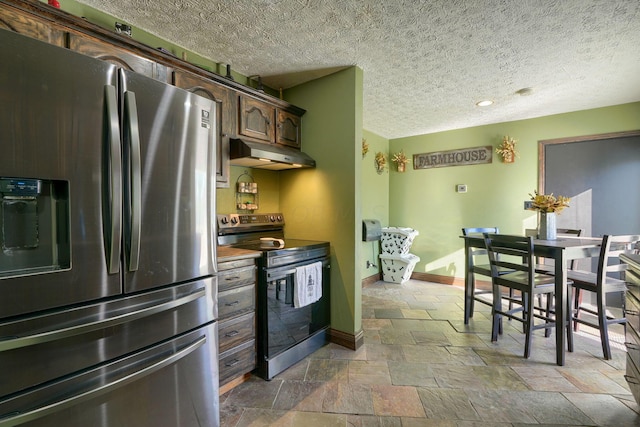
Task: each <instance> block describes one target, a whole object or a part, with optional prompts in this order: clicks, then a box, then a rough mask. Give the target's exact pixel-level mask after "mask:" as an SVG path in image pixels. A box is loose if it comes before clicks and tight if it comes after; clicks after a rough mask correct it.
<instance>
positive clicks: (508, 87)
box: [80, 0, 640, 139]
mask: <svg viewBox="0 0 640 427" xmlns="http://www.w3.org/2000/svg"><path fill="white" fill-rule="evenodd" d="M80 2H81V3H85V4H88V5H91V6H92V7H94V8H96V9H98V10H102V11H104V12H107V13H109V14H110V15H113V16H115V17H117V18H118V19H119V20H122V21H123V22H126V23H129V24H132V25H134V26H136V27H139V28H141V29H143V30H145V31H148V32H150V33H152V34H155V35H157V36H159V37H161V38H164V39H167V40H170V41H172V42H173V43H175V44H177V45H179V46H182V47H184V48H185V49H187V50H191V51H194V52H196V53H198V54H200V55H203V56H205V57H207V58H210V59H211V60H213V61H215V62H220V63H225V64H231V67H232V69H233V70H234V71H237V72H239V73H241V74H244V75H260V76H262V77H263V81H264V82H265V84H267V85H269V86H271V87H273V88H276V89H277V88H280V87H282V88H285V89H286V88H288V87H291V86H295V85H296V84H299V83H302V82H304V81H307V80H311V79H313V78H317V77H319V76H322V75H325V74H328V73H330V72H334V71H336V70H337V69H341V68H342V67H348V66H352V65H356V66H358V67H360V68H362V69H363V70H364V112H363V120H364V128H365V129H367V130H369V131H371V132H374V133H376V134H378V135H380V136H383V137H386V138H390V139H391V138H399V137H403V136H410V135H417V134H424V133H432V132H439V131H444V130H450V129H458V128H465V127H470V126H477V125H483V124H489V123H498V122H504V121H511V120H518V119H527V118H532V117H540V116H546V115H550V114H557V113H563V112H569V111H577V110H584V109H590V108H597V107H603V106H609V105H615V104H623V103H628V102H634V101H640V1H638V0H517V1H514V0H432V1H419V0H377V1H369V0H365V1H357V0H234V1H219V0H153V1H151V0H110V1H108V2H105V1H103V0H80ZM528 87H530V88H532V89H533V92H532V93H531V94H530V95H528V96H520V95H518V94H517V93H516V91H518V90H519V89H522V88H528ZM482 99H491V100H493V101H494V105H492V106H490V107H485V108H480V107H477V106H475V103H476V102H477V101H480V100H482Z"/></svg>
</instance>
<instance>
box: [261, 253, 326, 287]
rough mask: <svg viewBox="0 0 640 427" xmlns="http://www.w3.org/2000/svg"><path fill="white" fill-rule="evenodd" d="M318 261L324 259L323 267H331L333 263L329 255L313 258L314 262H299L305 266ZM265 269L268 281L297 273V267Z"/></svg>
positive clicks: (301, 265)
mask: <svg viewBox="0 0 640 427" xmlns="http://www.w3.org/2000/svg"><path fill="white" fill-rule="evenodd" d="M317 261H322V268H331V263H330V261H331V260H330V259H329V258H328V257H327V258H322V260H313V261H312V262H305V263H303V264H299V265H298V267H303V266H305V265H309V264H313V263H314V262H317ZM263 270H264V271H265V273H266V276H267V282H271V281H273V280H279V279H284V278H285V277H287V276H289V275H291V274H296V267H284V268H279V269H278V268H276V269H274V268H266V267H264V268H263Z"/></svg>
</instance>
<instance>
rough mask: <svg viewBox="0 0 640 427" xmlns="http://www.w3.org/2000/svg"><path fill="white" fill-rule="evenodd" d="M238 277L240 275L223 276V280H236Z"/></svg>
mask: <svg viewBox="0 0 640 427" xmlns="http://www.w3.org/2000/svg"><path fill="white" fill-rule="evenodd" d="M239 278H240V276H230V277H225V278H224V280H227V281H229V280H238V279H239Z"/></svg>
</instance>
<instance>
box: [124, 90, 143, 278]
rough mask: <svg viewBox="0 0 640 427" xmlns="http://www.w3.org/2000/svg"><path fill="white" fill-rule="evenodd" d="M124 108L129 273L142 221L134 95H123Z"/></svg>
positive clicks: (136, 253) (134, 263) (135, 258)
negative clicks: (128, 201)
mask: <svg viewBox="0 0 640 427" xmlns="http://www.w3.org/2000/svg"><path fill="white" fill-rule="evenodd" d="M124 108H125V117H126V121H125V122H126V126H127V129H126V130H127V132H128V133H129V141H130V147H129V153H130V165H131V170H130V183H129V185H130V186H131V187H130V189H129V191H130V192H131V218H129V221H131V228H130V230H131V234H130V236H128V238H129V239H130V240H129V254H128V259H127V261H128V262H127V265H128V269H129V271H136V270H138V260H139V258H140V233H141V229H140V225H141V219H142V194H141V193H142V190H141V180H142V167H141V160H140V131H139V126H138V109H137V106H136V94H135V93H134V92H131V91H127V92H125V94H124Z"/></svg>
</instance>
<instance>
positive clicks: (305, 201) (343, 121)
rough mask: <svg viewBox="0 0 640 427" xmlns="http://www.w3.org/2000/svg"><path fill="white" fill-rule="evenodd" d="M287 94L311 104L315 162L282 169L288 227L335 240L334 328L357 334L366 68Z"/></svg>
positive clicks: (305, 142)
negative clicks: (296, 168) (313, 166)
mask: <svg viewBox="0 0 640 427" xmlns="http://www.w3.org/2000/svg"><path fill="white" fill-rule="evenodd" d="M285 95H286V98H287V99H288V100H289V101H290V102H291V103H293V104H295V105H298V106H300V107H302V108H304V109H306V110H307V113H306V114H305V115H304V116H303V118H302V147H303V150H304V151H305V152H306V153H308V154H309V155H310V156H311V157H313V158H314V159H315V160H316V162H317V168H316V169H315V170H300V171H284V172H282V175H281V178H280V190H281V191H280V206H281V208H282V211H283V212H284V214H285V215H288V218H287V226H286V230H285V233H286V234H287V235H291V236H296V237H298V238H308V239H312V240H314V239H315V240H328V241H330V242H331V257H332V259H331V270H332V271H331V327H332V328H333V329H337V330H339V331H342V332H345V333H348V334H354V333H357V332H358V331H360V329H361V318H362V313H361V306H362V304H361V301H362V292H361V287H360V282H361V274H360V269H359V268H356V266H357V265H359V263H360V258H361V254H360V252H361V245H360V240H361V239H362V236H361V221H362V216H361V191H360V187H361V179H360V174H361V170H360V169H361V164H362V162H361V158H362V151H361V140H362V70H360V69H359V68H356V67H352V68H348V69H346V70H343V71H340V72H337V73H335V74H331V75H329V76H326V77H323V78H320V79H317V80H313V81H311V82H308V83H305V84H302V85H299V86H296V87H295V88H292V89H289V90H287V91H286V92H285ZM293 174H295V176H293Z"/></svg>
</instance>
